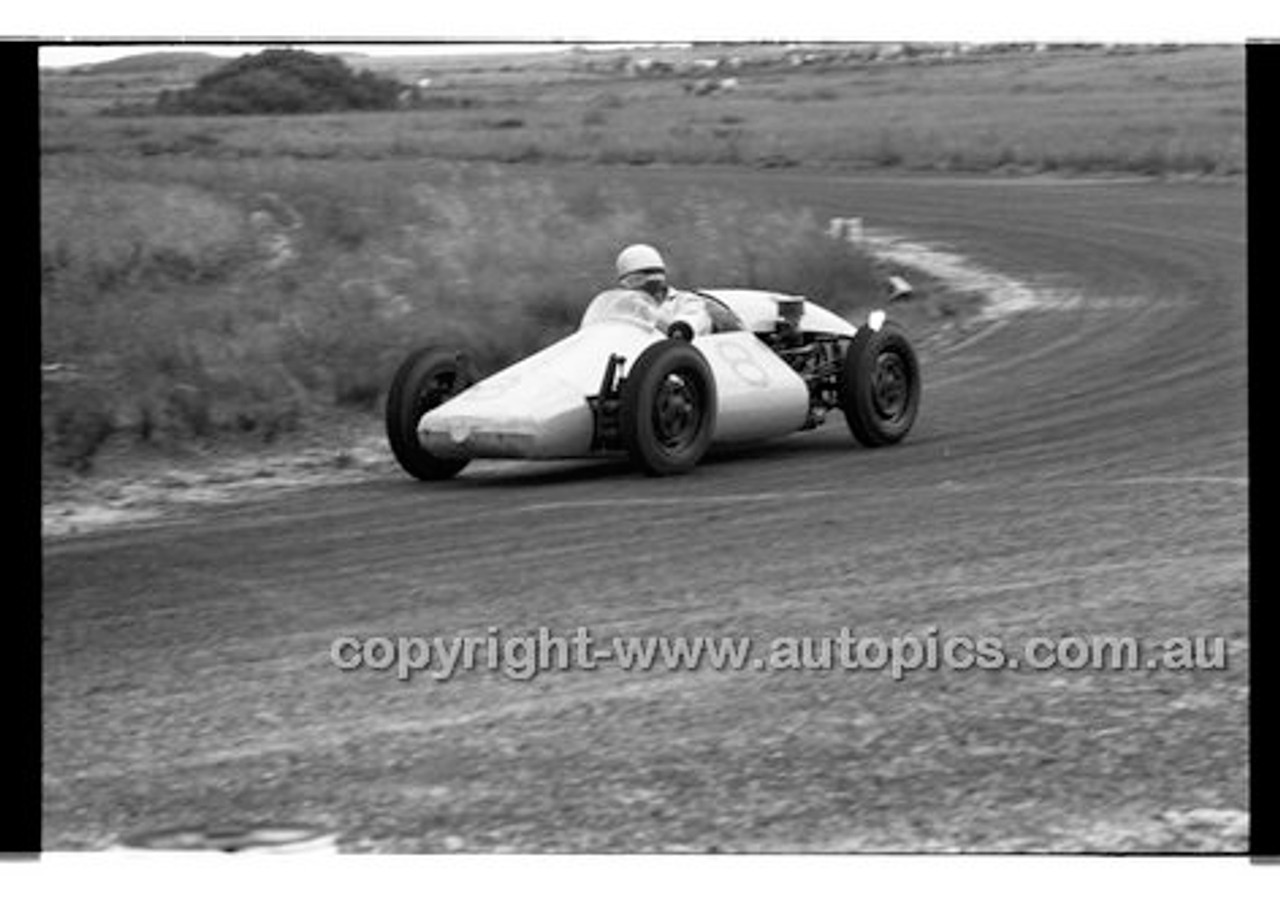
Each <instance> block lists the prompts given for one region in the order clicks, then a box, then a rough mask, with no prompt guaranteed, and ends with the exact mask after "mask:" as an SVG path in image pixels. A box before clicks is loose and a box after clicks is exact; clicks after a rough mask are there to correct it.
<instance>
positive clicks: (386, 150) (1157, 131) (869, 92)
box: [43, 46, 1245, 175]
mask: <svg viewBox="0 0 1280 903" xmlns="http://www.w3.org/2000/svg"><path fill="white" fill-rule="evenodd" d="M500 75H502V73H496V72H495V73H494V76H493V79H492V80H491V81H490V82H485V81H483V80H479V76H476V77H474V79H473V80H469V81H457V82H456V83H455V84H453V85H452V86H446V87H443V88H440V89H438V90H437V89H432V93H430V94H429V95H428V102H429V104H430V106H429V107H428V108H426V109H420V110H413V111H404V112H399V113H387V114H347V115H329V116H315V117H296V118H293V119H289V120H287V121H282V120H280V119H277V118H269V117H244V118H235V119H226V118H221V119H199V118H174V119H156V118H141V119H139V118H127V117H126V118H105V117H83V116H51V117H48V118H47V119H46V121H45V127H44V135H43V146H44V148H45V151H46V153H73V152H77V151H80V152H93V153H128V154H140V155H146V156H152V157H156V156H166V155H174V154H180V155H189V156H199V157H208V158H214V159H219V158H242V157H251V158H259V157H268V158H274V157H279V156H288V157H295V158H301V159H409V158H414V159H420V158H424V157H430V158H437V159H438V158H444V159H453V160H487V161H494V162H504V163H509V162H581V163H602V164H649V163H658V162H667V163H679V164H720V165H750V166H801V165H802V166H811V165H823V166H841V167H858V168H866V167H899V168H908V169H928V170H939V169H940V170H953V171H983V172H986V171H992V170H1001V171H1010V172H1099V171H1118V172H1140V173H1149V174H1164V173H1191V174H1197V173H1200V174H1204V173H1211V174H1219V175H1222V174H1236V173H1240V172H1243V170H1244V156H1245V155H1244V124H1245V112H1244V54H1243V50H1242V48H1239V47H1194V46H1192V47H1185V48H1181V49H1178V50H1176V51H1174V52H1161V53H1155V52H1147V53H1127V54H1108V53H1104V52H1102V51H1080V52H1059V53H1044V54H1021V55H1013V56H1009V57H995V58H989V59H976V60H975V59H964V58H957V59H954V60H936V61H932V62H924V61H911V62H897V63H876V64H863V65H854V66H846V67H844V68H839V69H833V70H816V71H810V70H807V69H799V70H796V71H794V72H790V71H782V72H779V71H771V70H770V71H763V72H760V73H751V74H744V75H743V76H742V77H741V78H740V79H739V87H738V88H737V89H736V90H734V91H732V92H728V93H716V94H712V95H708V96H698V95H694V94H690V93H686V91H685V90H684V88H685V86H686V80H684V79H681V78H675V77H672V78H650V79H644V78H640V79H637V78H624V77H622V76H620V75H617V74H610V75H596V76H593V77H591V78H586V77H583V76H579V77H576V78H568V77H565V78H563V79H562V80H560V81H558V82H557V81H551V82H548V81H546V80H545V79H541V78H539V79H533V78H530V79H529V80H528V81H527V83H521V82H520V81H518V80H516V81H512V80H511V79H510V77H506V76H504V77H502V78H499V76H500ZM46 93H47V94H48V95H49V97H48V101H47V103H46V108H56V107H57V105H58V103H59V101H58V100H56V98H57V97H58V94H57V92H56V91H54V90H52V89H50V90H49V91H48V92H46ZM65 106H66V109H75V107H74V105H71V104H69V103H68V104H66V105H65Z"/></svg>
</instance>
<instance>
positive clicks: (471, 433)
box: [386, 288, 921, 480]
mask: <svg viewBox="0 0 1280 903" xmlns="http://www.w3.org/2000/svg"><path fill="white" fill-rule="evenodd" d="M696 294H697V295H699V296H701V298H702V299H703V300H704V301H705V304H706V308H707V311H708V313H709V314H710V319H711V322H712V324H713V325H712V329H711V331H710V332H709V333H707V334H703V335H697V336H694V335H693V332H692V330H691V329H690V328H689V326H688V324H687V323H683V322H676V323H667V324H664V323H662V322H661V321H660V318H659V315H658V312H657V310H656V307H655V305H654V304H653V302H652V301H651V300H650V299H649V297H648V296H647V295H645V294H643V293H642V292H640V291H637V290H630V289H625V288H610V289H607V290H605V291H603V292H601V293H600V294H598V295H597V296H596V297H595V298H594V299H593V300H592V301H591V302H590V304H588V306H587V307H586V309H585V311H584V313H583V315H582V319H581V322H580V324H579V326H578V328H577V330H576V331H575V332H573V333H572V334H570V335H568V336H566V337H565V338H563V339H561V340H560V341H558V342H555V343H554V344H551V345H549V346H547V347H545V348H543V349H542V350H541V351H539V352H537V353H535V354H533V355H532V356H530V357H527V358H525V359H523V360H521V361H518V362H516V363H514V364H512V365H511V366H509V367H506V368H505V369H502V370H499V371H498V372H496V373H494V374H493V375H491V376H488V377H487V378H484V379H479V378H478V377H477V373H476V370H475V366H474V364H473V363H472V361H471V359H470V357H469V355H468V354H467V353H466V352H465V351H464V350H461V349H453V348H446V347H441V346H439V345H432V346H426V347H422V348H419V349H418V350H416V351H414V352H413V353H411V354H410V355H409V356H408V357H407V358H406V359H405V360H404V362H403V363H402V364H401V365H400V367H399V369H398V370H397V371H396V373H395V376H394V378H393V379H392V382H391V386H390V389H389V391H388V393H387V399H386V430H387V438H388V440H389V442H390V445H391V449H392V452H393V453H394V454H395V457H396V460H397V461H398V462H399V463H400V466H401V467H403V468H404V470H405V471H406V472H407V473H409V474H410V475H411V476H413V477H416V478H418V479H420V480H444V479H448V478H450V477H452V476H454V475H455V474H457V473H458V472H459V471H461V470H462V469H463V468H464V467H465V466H466V465H467V463H468V462H469V461H471V460H473V459H476V458H523V459H534V460H544V459H559V458H588V457H607V456H618V457H621V456H626V457H628V458H629V459H630V460H631V461H632V462H634V463H635V465H637V466H638V467H639V468H641V469H642V470H644V471H646V472H647V473H649V474H653V475H668V474H678V473H684V472H687V471H689V470H691V469H693V468H694V467H695V466H696V465H697V463H698V461H699V460H700V459H701V458H702V457H703V455H704V454H706V452H707V450H708V449H709V448H710V447H712V446H713V445H716V446H722V445H733V444H737V443H744V442H754V441H759V440H766V439H771V438H776V437H780V436H784V435H787V434H789V433H793V432H796V431H799V430H810V429H814V428H816V427H818V426H819V425H821V424H822V423H823V422H824V421H825V419H826V417H827V415H828V414H829V413H830V412H831V411H833V410H835V409H837V408H838V409H840V410H841V411H842V412H843V413H844V418H845V421H846V422H847V424H848V427H849V430H850V432H851V433H852V434H853V437H854V438H855V439H856V440H857V441H858V442H859V443H861V444H862V445H864V446H872V447H874V446H883V445H890V444H893V443H897V442H901V441H902V439H903V438H904V437H905V436H906V435H907V433H908V432H909V431H910V429H911V426H912V424H913V423H914V421H915V418H916V412H917V409H918V408H919V405H920V382H921V380H920V366H919V363H918V361H917V357H916V353H915V351H914V350H913V348H912V346H911V343H910V341H909V340H908V338H907V336H906V334H905V332H904V330H903V329H902V328H901V327H900V326H899V325H897V324H896V323H894V322H893V321H891V320H888V319H887V318H886V315H885V312H884V311H883V310H874V311H872V312H871V313H870V315H869V316H868V317H867V320H866V322H865V323H863V324H862V325H860V326H855V325H854V324H853V323H851V322H850V321H848V320H846V319H844V318H843V317H841V316H839V315H837V314H835V313H833V312H831V311H830V310H828V309H826V308H824V307H822V306H821V305H819V304H817V303H815V302H813V301H811V300H809V299H807V298H805V297H802V296H796V295H787V294H779V293H775V292H769V291H765V290H761V289H710V290H697V291H696Z"/></svg>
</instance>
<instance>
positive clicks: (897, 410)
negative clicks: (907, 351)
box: [871, 351, 911, 421]
mask: <svg viewBox="0 0 1280 903" xmlns="http://www.w3.org/2000/svg"><path fill="white" fill-rule="evenodd" d="M910 400H911V376H910V373H909V371H908V369H907V364H906V362H905V361H904V360H903V359H902V357H901V355H899V354H897V353H896V352H892V351H886V352H885V353H883V354H881V355H880V356H879V357H877V358H876V367H875V372H874V373H873V374H872V377H871V401H872V403H873V404H874V405H875V409H876V413H877V414H878V415H879V416H880V417H882V418H883V419H885V420H888V421H895V420H899V419H901V418H902V416H903V415H904V414H905V413H906V411H907V406H908V404H909V403H910Z"/></svg>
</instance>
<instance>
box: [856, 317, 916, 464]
mask: <svg viewBox="0 0 1280 903" xmlns="http://www.w3.org/2000/svg"><path fill="white" fill-rule="evenodd" d="M840 407H841V408H842V409H843V410H844V417H845V420H846V421H847V422H848V424H849V431H850V432H851V433H853V437H854V438H855V439H857V440H858V441H859V442H860V443H862V444H863V445H865V446H868V447H871V448H874V447H876V446H880V445H892V444H894V443H896V442H901V441H902V439H903V437H904V436H906V435H907V433H908V432H909V431H910V430H911V426H912V424H913V423H915V419H916V411H917V410H918V409H919V407H920V364H919V362H918V361H917V360H916V353H915V350H914V349H913V348H912V347H911V343H910V342H909V341H908V340H907V337H906V334H905V333H904V332H903V331H902V328H901V327H899V326H898V325H897V324H896V323H891V322H890V323H885V324H884V325H883V326H882V327H881V328H880V330H879V331H872V329H871V328H870V327H869V326H864V327H863V328H861V329H859V330H858V332H857V334H856V335H854V337H853V343H852V344H851V345H850V346H849V350H848V353H847V354H846V355H845V361H844V372H843V373H842V374H841V378H840Z"/></svg>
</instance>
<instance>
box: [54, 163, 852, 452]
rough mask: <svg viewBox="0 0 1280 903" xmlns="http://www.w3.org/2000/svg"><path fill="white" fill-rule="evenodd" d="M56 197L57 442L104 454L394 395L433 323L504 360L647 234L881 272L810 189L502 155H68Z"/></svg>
mask: <svg viewBox="0 0 1280 903" xmlns="http://www.w3.org/2000/svg"><path fill="white" fill-rule="evenodd" d="M67 162H68V163H69V161H67ZM95 168H96V172H97V175H96V177H94V171H95ZM42 202H43V204H42V206H43V211H42V213H43V216H42V220H43V225H42V229H43V234H42V250H43V264H44V278H43V289H44V291H43V298H42V308H43V354H44V359H45V361H46V363H50V364H52V363H57V364H62V365H69V366H67V367H65V368H64V369H62V370H60V371H58V372H57V374H56V378H53V379H50V380H49V381H48V383H47V385H46V394H45V398H44V405H43V410H44V420H45V441H46V448H47V450H48V451H49V452H50V455H51V461H53V462H54V463H57V464H63V465H68V466H73V467H78V468H81V469H84V468H87V467H89V466H90V465H91V463H92V460H93V456H94V454H95V453H96V452H97V450H98V448H99V447H100V446H101V445H102V443H103V442H105V441H107V440H108V439H109V438H111V437H112V436H120V435H128V436H133V437H136V438H137V439H140V440H144V441H147V442H150V443H159V444H162V445H174V444H181V443H183V442H187V441H189V440H191V439H198V438H204V437H213V436H220V435H225V434H227V433H247V434H254V435H259V436H261V437H262V438H264V439H267V440H270V439H273V438H275V437H276V436H278V435H280V434H281V433H283V432H287V431H290V430H293V429H295V428H297V427H298V426H299V425H300V424H301V423H303V422H304V420H305V419H306V418H307V417H308V416H309V415H311V414H315V413H316V412H323V411H324V410H326V409H330V408H332V406H334V405H339V406H349V407H350V406H354V407H356V408H360V409H365V408H369V407H372V406H373V405H374V404H375V403H376V401H377V399H378V398H379V395H380V393H381V392H382V391H383V390H384V388H385V385H386V382H387V380H388V379H389V376H390V373H391V371H392V370H393V368H394V367H395V366H396V364H397V363H398V362H399V360H400V359H401V357H402V356H403V355H404V354H405V353H406V352H407V351H408V350H409V349H410V348H411V347H412V346H414V345H417V344H419V343H422V342H424V341H426V340H428V339H448V340H452V341H458V342H463V343H465V344H466V345H467V346H468V347H470V348H472V349H473V350H474V352H475V353H476V355H477V357H478V358H479V359H480V361H481V363H482V364H483V365H485V366H487V367H496V366H498V365H501V364H503V363H505V362H507V361H510V360H512V359H514V358H516V357H518V356H521V355H523V354H525V353H528V352H529V351H531V350H533V349H535V348H537V347H539V346H541V345H543V344H546V343H547V342H550V341H552V340H554V339H556V338H558V337H560V336H562V335H565V334H567V333H568V332H570V331H571V330H572V329H573V328H574V327H575V325H576V323H577V319H578V317H579V315H580V313H581V310H582V309H583V308H584V307H585V305H586V302H587V301H588V300H589V299H590V297H591V296H592V295H593V294H594V293H595V292H596V291H598V290H599V289H600V288H601V287H603V285H605V284H607V283H608V282H609V281H610V280H611V277H612V272H611V267H612V260H613V257H614V255H615V254H616V253H617V250H618V249H619V248H620V247H621V246H623V245H625V244H627V243H629V242H632V241H638V240H648V241H653V242H655V243H658V244H660V245H662V246H663V247H664V248H666V249H667V250H668V253H669V255H670V256H671V258H672V260H673V277H674V278H675V279H676V280H677V281H678V282H679V283H681V284H688V285H693V284H707V283H716V284H731V285H733V284H738V285H768V286H775V287H776V286H783V287H787V288H789V289H791V290H794V291H808V292H811V293H813V294H815V296H818V297H823V298H825V299H827V300H829V301H831V302H832V303H834V304H836V305H841V304H845V305H852V304H853V303H854V302H855V301H856V300H857V299H858V298H859V297H865V296H866V295H867V294H868V293H871V292H874V291H875V290H876V284H875V283H876V278H877V277H876V274H875V272H874V265H873V263H872V261H870V260H869V259H867V258H866V257H864V256H862V255H860V254H859V253H858V252H856V251H855V250H854V249H852V248H851V247H850V246H848V245H846V244H843V243H840V242H836V241H834V240H831V239H829V238H827V237H826V235H825V234H824V231H823V224H822V223H820V222H818V221H817V220H816V219H814V218H813V217H811V216H809V215H807V214H805V213H803V212H778V211H758V210H752V209H750V208H749V207H748V206H747V205H746V204H744V203H743V202H740V201H737V200H734V199H732V198H727V197H722V196H715V195H711V194H696V195H693V196H689V197H685V198H683V199H682V200H681V201H679V202H678V203H677V204H675V205H674V206H673V205H671V204H670V203H666V202H664V203H662V204H661V205H658V204H656V203H654V202H652V201H649V200H647V199H646V198H645V197H643V196H640V195H638V194H636V193H634V192H631V191H628V190H626V189H624V188H607V187H602V186H601V185H600V184H599V183H589V184H586V185H584V186H580V187H577V188H556V187H554V186H553V185H552V184H551V183H550V182H548V181H544V180H542V179H540V178H538V177H533V176H527V175H516V174H511V173H506V172H503V171H501V170H499V169H496V168H493V167H480V168H476V167H467V166H460V165H438V166H422V165H412V166H411V165H404V164H400V165H397V164H390V163H383V164H370V163H343V162H338V161H330V162H309V163H299V162H297V161H291V160H287V159H286V160H274V161H226V162H217V161H203V162H202V161H186V160H167V161H154V162H152V161H148V162H145V163H144V162H142V161H129V160H114V161H102V162H100V164H99V165H97V166H96V167H94V166H88V167H86V166H85V165H76V166H70V165H64V164H63V162H62V161H54V162H52V163H50V164H49V165H48V166H46V172H45V178H44V180H43V193H42Z"/></svg>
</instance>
